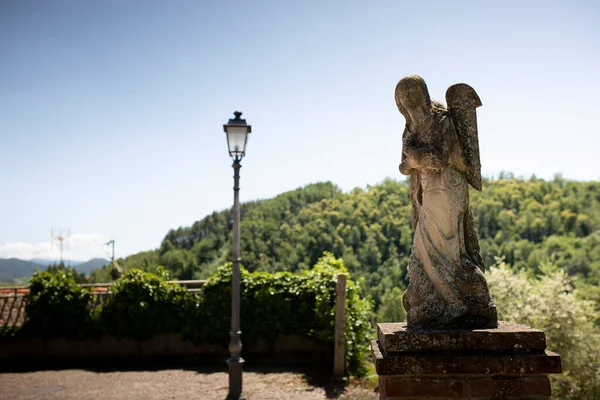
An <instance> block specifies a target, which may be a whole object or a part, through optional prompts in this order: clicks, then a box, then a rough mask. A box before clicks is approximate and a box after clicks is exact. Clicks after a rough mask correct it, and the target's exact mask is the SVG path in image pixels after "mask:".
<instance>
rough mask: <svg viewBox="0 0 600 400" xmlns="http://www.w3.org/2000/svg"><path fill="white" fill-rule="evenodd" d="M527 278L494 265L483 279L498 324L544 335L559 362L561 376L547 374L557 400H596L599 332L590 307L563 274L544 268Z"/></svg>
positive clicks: (599, 385)
mask: <svg viewBox="0 0 600 400" xmlns="http://www.w3.org/2000/svg"><path fill="white" fill-rule="evenodd" d="M540 269H541V271H542V275H541V276H539V277H532V276H530V275H529V274H527V273H526V272H525V271H519V272H515V271H513V270H511V269H510V268H509V267H508V266H507V265H506V264H505V263H503V262H501V263H498V264H497V265H496V266H494V267H492V268H490V270H489V271H488V273H487V274H486V278H487V280H488V284H489V286H490V291H491V292H492V295H493V296H494V298H495V300H496V305H497V307H498V317H499V319H502V320H505V321H511V322H517V323H522V324H525V325H529V326H531V327H534V328H537V329H541V330H543V331H544V332H545V333H546V339H547V341H548V350H550V351H554V352H557V353H558V354H560V356H561V359H562V366H563V373H562V374H560V375H551V376H550V379H551V380H552V393H553V395H554V396H553V397H554V398H557V399H565V400H566V399H573V400H575V399H577V400H583V399H600V353H599V350H600V332H599V331H598V328H597V327H596V326H595V325H594V321H596V320H597V319H598V317H599V316H598V312H597V311H596V310H595V309H594V303H593V302H591V301H586V300H581V299H579V298H578V297H577V296H575V295H574V293H573V287H572V285H571V280H572V278H570V277H569V276H568V275H567V274H566V273H565V272H564V271H562V270H559V269H554V268H552V267H550V266H548V265H545V266H544V265H543V266H542V267H541V268H540Z"/></svg>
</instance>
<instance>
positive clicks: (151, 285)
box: [98, 269, 195, 339]
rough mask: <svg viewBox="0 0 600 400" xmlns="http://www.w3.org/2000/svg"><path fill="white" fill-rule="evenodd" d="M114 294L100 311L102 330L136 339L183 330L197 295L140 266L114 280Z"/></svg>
mask: <svg viewBox="0 0 600 400" xmlns="http://www.w3.org/2000/svg"><path fill="white" fill-rule="evenodd" d="M112 291H113V295H112V296H111V297H109V299H108V300H107V302H106V304H105V305H104V306H103V307H102V309H101V310H100V311H99V313H98V314H99V316H98V318H99V322H100V325H101V327H102V329H103V330H104V331H105V332H107V333H110V334H112V335H115V336H121V337H128V338H133V339H143V338H148V337H151V336H154V335H157V334H161V333H169V332H180V331H181V325H182V321H184V320H185V318H186V312H187V311H188V309H189V308H190V307H193V304H194V301H195V300H194V296H193V295H192V294H190V293H188V292H187V291H186V290H185V289H184V288H182V287H180V286H179V285H177V284H170V283H167V282H166V281H165V280H164V279H162V278H161V277H159V276H156V275H153V274H151V273H148V272H143V271H141V270H139V269H132V270H129V271H128V272H127V273H126V274H125V275H124V276H123V277H122V278H120V279H118V280H117V281H116V282H115V285H114V287H113V288H112Z"/></svg>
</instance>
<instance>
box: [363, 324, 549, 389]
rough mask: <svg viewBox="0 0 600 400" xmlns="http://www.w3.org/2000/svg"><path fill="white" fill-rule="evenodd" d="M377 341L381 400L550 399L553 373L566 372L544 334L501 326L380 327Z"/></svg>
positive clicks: (373, 347) (375, 356)
mask: <svg viewBox="0 0 600 400" xmlns="http://www.w3.org/2000/svg"><path fill="white" fill-rule="evenodd" d="M377 329H378V338H379V339H378V340H372V341H371V350H372V353H373V362H374V363H375V368H376V370H377V374H378V375H379V392H380V399H382V400H385V399H387V400H394V399H415V400H416V399H430V400H434V399H481V400H483V399H490V400H491V399H531V400H534V399H535V400H541V399H548V398H549V397H550V381H549V380H548V377H547V376H546V375H547V374H555V373H560V372H561V364H560V356H559V355H558V354H556V353H552V352H548V351H546V350H545V349H546V338H545V335H544V332H543V331H540V330H537V329H531V328H529V327H526V326H524V325H517V324H510V323H507V322H500V323H499V326H498V328H496V329H479V330H412V329H410V330H409V329H407V328H406V324H405V323H397V324H396V323H394V324H377Z"/></svg>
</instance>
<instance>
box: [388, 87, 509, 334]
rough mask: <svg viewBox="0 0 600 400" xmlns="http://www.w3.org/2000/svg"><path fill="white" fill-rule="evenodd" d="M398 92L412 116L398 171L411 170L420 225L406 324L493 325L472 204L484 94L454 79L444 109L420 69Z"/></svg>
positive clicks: (415, 226)
mask: <svg viewBox="0 0 600 400" xmlns="http://www.w3.org/2000/svg"><path fill="white" fill-rule="evenodd" d="M395 96H396V105H397V106H398V109H399V111H400V113H401V114H402V115H403V116H404V118H405V119H406V127H405V129H404V133H403V134H402V160H401V164H400V172H401V173H402V174H404V175H410V179H411V185H410V187H411V200H412V203H413V224H412V225H413V226H412V227H413V229H414V231H415V235H414V241H413V245H412V251H411V256H410V259H409V265H408V277H409V284H408V288H407V289H406V291H405V293H404V296H403V299H402V301H403V304H404V308H406V312H407V321H408V325H409V326H410V327H417V328H446V329H448V328H457V329H461V328H464V329H471V328H495V327H496V326H497V323H498V317H497V314H496V305H495V304H494V301H493V300H492V297H491V295H490V293H489V290H488V287H487V284H486V281H485V277H484V275H483V271H484V270H485V266H484V264H483V259H482V257H481V255H480V253H479V240H478V238H477V234H476V232H475V224H474V219H473V214H472V213H471V210H470V208H469V185H471V186H473V187H474V188H475V189H477V190H481V165H480V161H479V139H478V133H477V116H476V112H475V109H476V108H477V107H479V106H481V101H480V100H479V96H478V95H477V93H476V92H475V90H473V88H471V87H470V86H468V85H465V84H457V85H453V86H451V87H450V88H449V89H448V91H447V92H446V100H447V102H448V109H446V107H445V106H444V105H443V104H442V103H441V102H436V101H433V102H432V101H431V99H430V97H429V92H428V89H427V85H426V84H425V81H424V80H423V79H422V78H421V77H419V76H416V75H412V76H407V77H404V78H402V79H401V80H400V82H398V85H397V86H396V92H395Z"/></svg>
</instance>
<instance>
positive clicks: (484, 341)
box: [377, 321, 546, 354]
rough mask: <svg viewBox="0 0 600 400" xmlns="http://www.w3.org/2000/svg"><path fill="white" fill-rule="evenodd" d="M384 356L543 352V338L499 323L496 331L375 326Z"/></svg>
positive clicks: (520, 327) (539, 333) (534, 331)
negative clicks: (440, 353) (399, 354)
mask: <svg viewBox="0 0 600 400" xmlns="http://www.w3.org/2000/svg"><path fill="white" fill-rule="evenodd" d="M377 331H378V332H377V334H378V338H379V343H380V345H381V347H382V350H383V351H384V352H385V353H386V354H394V353H418V352H424V351H444V352H448V351H482V350H483V351H511V352H543V351H544V349H546V336H545V335H544V332H543V331H541V330H539V329H532V328H530V327H527V326H525V325H519V324H512V323H509V322H503V321H500V323H499V324H498V328H496V329H473V330H439V329H428V330H425V329H408V328H407V324H406V323H403V322H401V323H381V324H377Z"/></svg>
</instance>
